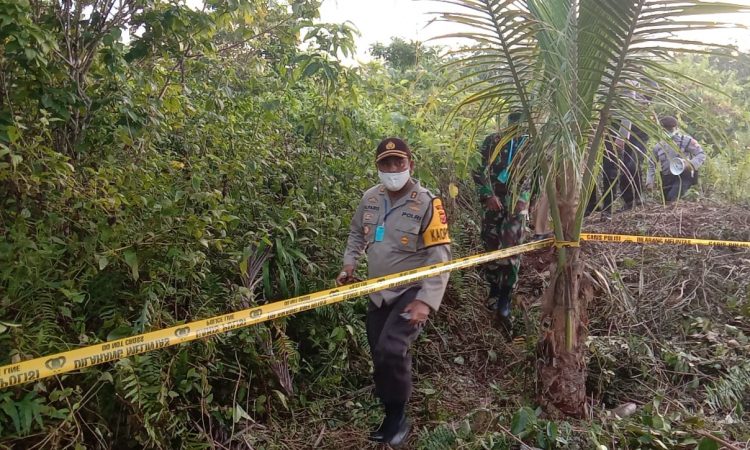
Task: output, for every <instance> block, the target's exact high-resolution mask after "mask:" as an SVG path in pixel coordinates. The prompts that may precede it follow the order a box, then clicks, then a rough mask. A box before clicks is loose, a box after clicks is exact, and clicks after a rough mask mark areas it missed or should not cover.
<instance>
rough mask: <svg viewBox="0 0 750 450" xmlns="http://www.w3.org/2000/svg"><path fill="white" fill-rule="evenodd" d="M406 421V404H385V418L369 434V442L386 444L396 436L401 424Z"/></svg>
mask: <svg viewBox="0 0 750 450" xmlns="http://www.w3.org/2000/svg"><path fill="white" fill-rule="evenodd" d="M405 420H406V403H386V404H385V418H384V419H383V423H381V424H380V426H379V427H378V428H377V429H376V430H374V431H371V432H370V437H369V439H370V441H372V442H385V443H387V442H388V441H389V440H390V439H391V438H392V437H393V436H395V435H396V434H398V432H399V430H400V427H401V426H402V422H403V421H405Z"/></svg>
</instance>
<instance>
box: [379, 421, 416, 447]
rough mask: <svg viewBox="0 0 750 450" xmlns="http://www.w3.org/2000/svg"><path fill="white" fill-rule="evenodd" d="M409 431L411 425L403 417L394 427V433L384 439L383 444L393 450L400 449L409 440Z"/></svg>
mask: <svg viewBox="0 0 750 450" xmlns="http://www.w3.org/2000/svg"><path fill="white" fill-rule="evenodd" d="M410 430H411V424H409V420H408V419H407V418H406V416H403V417H402V418H401V420H400V421H399V423H398V424H397V425H396V429H395V432H394V433H393V434H392V435H390V436H388V437H386V440H385V443H386V444H388V445H390V446H391V447H393V448H400V447H401V446H402V445H404V444H405V443H406V441H407V440H408V439H409V431H410Z"/></svg>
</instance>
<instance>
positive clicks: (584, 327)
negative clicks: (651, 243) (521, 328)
mask: <svg viewBox="0 0 750 450" xmlns="http://www.w3.org/2000/svg"><path fill="white" fill-rule="evenodd" d="M559 251H560V252H562V253H563V254H562V255H560V259H559V260H558V262H557V263H556V264H553V267H552V268H551V270H550V273H551V274H552V278H551V280H550V285H549V286H548V288H547V290H546V292H545V293H544V298H543V308H542V317H541V324H542V330H543V331H542V336H541V338H540V340H539V344H538V346H537V356H538V358H537V376H538V377H539V383H538V387H539V392H538V395H539V401H540V403H541V405H542V406H543V407H544V408H545V410H546V411H547V412H549V413H551V414H553V415H559V413H562V414H564V415H567V416H573V417H578V418H581V417H585V416H586V415H587V412H588V408H587V403H586V376H587V373H588V370H587V367H586V360H585V352H586V337H587V335H588V317H587V315H586V306H587V303H588V300H589V299H590V297H591V293H592V286H591V283H590V282H588V280H587V279H586V278H584V277H583V263H582V262H581V261H580V259H579V258H580V249H579V248H562V249H560V250H559ZM566 317H568V321H566Z"/></svg>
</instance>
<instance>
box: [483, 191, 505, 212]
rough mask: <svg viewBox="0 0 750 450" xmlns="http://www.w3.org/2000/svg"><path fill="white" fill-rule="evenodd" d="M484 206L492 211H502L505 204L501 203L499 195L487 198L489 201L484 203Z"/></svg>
mask: <svg viewBox="0 0 750 450" xmlns="http://www.w3.org/2000/svg"><path fill="white" fill-rule="evenodd" d="M484 206H485V207H486V208H487V209H489V210H490V211H502V209H503V204H502V203H501V202H500V199H499V198H497V195H493V196H492V197H489V198H487V200H485V201H484Z"/></svg>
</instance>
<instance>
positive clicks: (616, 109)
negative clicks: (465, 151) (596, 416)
mask: <svg viewBox="0 0 750 450" xmlns="http://www.w3.org/2000/svg"><path fill="white" fill-rule="evenodd" d="M438 1H441V2H443V3H447V4H450V5H451V9H452V12H446V13H442V14H441V19H442V20H447V21H451V22H453V23H458V24H462V25H463V26H464V28H465V29H466V31H465V32H459V33H454V34H451V35H450V36H446V37H451V38H457V37H458V38H463V39H467V40H468V41H469V42H471V46H470V47H469V48H464V49H462V50H461V51H460V52H456V55H455V58H454V60H453V62H452V63H451V64H452V65H453V66H454V67H453V68H454V69H455V73H458V74H460V75H459V76H457V77H456V79H455V82H456V83H460V84H461V85H462V86H463V89H462V93H463V94H464V95H465V97H464V98H463V101H462V102H461V105H460V106H459V108H461V107H464V106H467V105H474V106H478V108H476V109H478V110H479V111H480V112H479V113H478V114H479V116H480V117H478V121H477V123H480V124H483V123H487V121H489V120H491V119H492V118H494V117H496V115H497V114H500V113H503V112H506V111H510V110H511V109H514V110H519V109H520V110H521V111H522V112H523V115H524V117H525V118H526V123H525V127H526V128H527V132H528V134H529V136H530V139H529V142H530V144H529V146H528V147H527V149H526V151H525V157H524V158H522V159H519V160H518V161H516V162H514V167H513V168H512V170H513V171H514V172H515V174H516V176H515V177H514V179H516V180H520V179H523V178H524V177H527V176H534V177H539V179H541V180H542V183H541V184H542V186H543V189H545V192H546V194H547V195H548V197H549V200H550V206H551V216H552V220H553V223H554V231H555V238H556V240H557V241H558V243H560V244H559V245H558V248H557V259H556V263H555V267H554V268H553V269H552V270H551V271H550V273H552V276H551V280H550V284H549V287H548V289H547V291H546V293H545V296H544V305H543V309H542V318H541V320H542V328H543V334H542V336H541V338H540V342H539V345H538V353H539V354H538V357H539V358H538V361H539V366H538V376H539V383H538V386H539V387H540V392H539V394H540V396H539V398H540V401H541V402H542V404H543V405H544V406H546V407H547V409H548V410H555V409H556V410H559V411H561V412H562V413H564V414H568V415H573V416H583V415H585V412H586V411H585V408H586V407H585V405H586V401H585V398H586V397H585V394H586V392H585V380H586V375H587V369H586V364H585V344H584V342H585V339H586V335H587V326H586V325H587V319H586V295H584V294H583V291H585V290H586V288H585V285H586V284H587V281H586V278H585V275H584V270H583V261H582V260H581V255H580V251H579V248H578V247H577V243H578V242H579V239H580V235H581V228H582V223H583V216H584V210H585V206H586V201H584V200H587V199H588V198H589V195H590V193H591V191H592V189H594V188H595V183H596V179H597V175H598V173H599V171H600V165H601V161H602V157H603V153H604V145H603V143H604V141H605V140H606V139H611V140H612V142H613V147H614V148H617V147H618V146H619V145H620V141H619V138H620V137H621V136H619V135H618V133H619V131H618V128H616V127H615V126H613V125H615V124H618V123H622V121H621V120H619V119H627V120H630V121H632V122H633V123H634V124H636V125H637V126H639V127H640V128H641V129H644V130H651V131H652V133H653V132H658V131H657V127H656V123H655V120H654V116H653V113H652V112H649V111H648V110H646V109H645V108H644V106H643V104H642V103H639V102H637V101H636V100H635V99H634V97H635V95H633V93H634V92H638V91H639V90H641V89H643V87H642V86H646V84H644V83H643V81H644V80H646V79H648V80H655V81H656V82H657V83H658V86H659V101H660V102H666V103H668V104H670V105H671V107H672V108H673V109H679V106H680V104H683V101H684V99H682V98H681V96H680V91H679V82H675V77H678V76H679V75H678V74H675V73H673V72H672V71H671V70H670V69H669V67H668V62H669V59H670V57H671V56H672V55H673V54H674V52H682V51H687V52H700V53H716V52H722V53H726V52H727V51H728V50H730V49H729V48H728V47H724V46H719V45H706V44H704V43H703V42H701V41H699V40H698V39H699V36H698V35H696V34H695V33H696V32H699V31H700V30H706V29H709V28H716V27H725V26H730V25H727V24H719V23H716V22H713V21H709V20H708V19H707V17H710V15H711V14H717V13H746V12H748V8H747V7H745V6H741V5H735V4H727V3H718V2H706V1H700V0H438Z"/></svg>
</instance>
